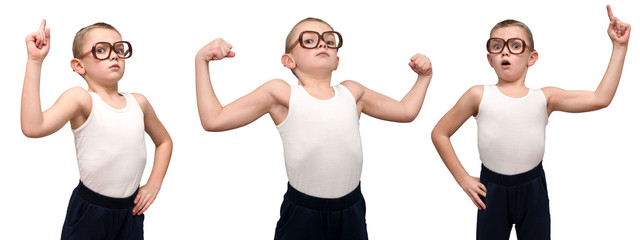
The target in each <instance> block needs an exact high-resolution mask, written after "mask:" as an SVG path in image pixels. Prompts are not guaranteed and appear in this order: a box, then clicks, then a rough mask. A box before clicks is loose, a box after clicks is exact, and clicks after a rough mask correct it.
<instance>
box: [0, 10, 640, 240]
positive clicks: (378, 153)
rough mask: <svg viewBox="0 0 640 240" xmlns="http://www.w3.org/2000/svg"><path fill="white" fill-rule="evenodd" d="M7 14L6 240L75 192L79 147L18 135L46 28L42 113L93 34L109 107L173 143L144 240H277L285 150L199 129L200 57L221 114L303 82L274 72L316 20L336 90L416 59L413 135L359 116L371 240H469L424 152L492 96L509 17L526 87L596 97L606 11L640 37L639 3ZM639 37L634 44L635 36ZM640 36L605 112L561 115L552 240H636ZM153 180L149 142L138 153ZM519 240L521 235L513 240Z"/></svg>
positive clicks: (455, 203) (391, 88)
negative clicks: (115, 99)
mask: <svg viewBox="0 0 640 240" xmlns="http://www.w3.org/2000/svg"><path fill="white" fill-rule="evenodd" d="M387 2H388V3H386V4H376V3H372V2H371V1H363V2H359V3H358V2H347V1H282V2H275V1H255V2H248V1H235V2H233V3H231V1H229V2H227V1H225V2H223V1H200V2H192V1H171V2H167V3H164V2H162V1H158V2H148V3H143V2H139V1H101V2H100V3H90V2H87V1H66V2H61V1H39V0H38V1H15V2H13V3H11V5H7V4H8V3H3V4H2V5H3V6H2V7H0V24H1V28H0V29H1V30H2V35H1V37H0V41H1V44H0V46H1V47H2V50H3V51H2V54H0V56H1V57H0V61H1V62H0V69H1V71H2V76H3V77H2V88H1V89H2V94H0V98H1V100H0V101H1V102H2V104H1V105H0V112H1V116H2V117H1V121H2V122H1V124H0V139H1V140H2V145H1V148H2V149H1V151H2V154H3V156H2V157H0V159H1V160H0V206H2V211H1V213H0V239H56V238H59V236H60V232H61V226H62V223H63V221H64V217H65V211H66V207H67V203H68V200H69V196H70V194H71V191H72V189H73V188H74V187H75V186H76V184H77V182H78V170H77V164H76V159H75V149H74V143H73V135H72V133H71V131H70V127H69V126H68V125H67V126H65V127H63V129H61V130H60V131H58V132H56V133H54V134H52V135H50V136H47V137H44V138H40V139H29V138H27V137H25V136H24V135H22V133H21V131H20V95H21V91H22V81H23V77H24V66H25V62H26V48H25V43H24V38H25V36H26V35H27V34H28V33H31V32H34V31H36V30H37V29H38V26H39V25H40V21H41V20H42V18H46V19H47V21H48V25H47V27H49V28H51V44H52V46H51V50H50V52H49V55H48V56H47V58H46V60H45V63H44V67H43V70H42V81H41V97H42V106H43V108H45V109H46V108H48V107H50V106H51V105H52V104H53V103H54V102H55V100H56V99H57V97H58V96H59V95H60V94H61V93H62V92H63V91H64V90H66V89H68V88H70V87H73V86H78V85H79V86H83V87H86V84H85V82H84V80H82V78H81V77H79V76H78V75H76V74H75V73H73V72H72V70H71V68H70V67H69V61H70V60H71V58H72V55H71V45H72V39H73V36H74V34H75V33H76V31H78V30H79V29H80V28H82V27H84V26H87V25H90V24H92V23H95V22H98V21H104V22H107V23H110V24H112V25H114V26H115V27H116V28H117V29H118V30H119V31H120V33H121V34H122V36H123V39H124V40H128V41H130V42H131V43H132V44H133V49H134V54H133V57H132V58H130V59H128V60H127V65H126V74H125V75H124V78H123V79H122V80H121V82H120V85H119V86H120V91H127V92H140V93H143V94H144V95H145V96H146V97H147V98H148V99H149V100H150V102H151V103H152V104H153V106H154V108H155V110H156V112H157V114H158V116H159V118H160V119H161V120H162V122H163V123H164V125H165V126H166V128H167V129H168V130H169V133H170V134H171V136H172V138H173V140H174V152H173V157H172V159H171V165H170V167H169V171H168V172H167V175H166V178H165V181H164V184H163V186H162V190H161V192H160V194H159V196H158V198H157V200H156V201H155V203H154V204H153V205H152V206H151V208H150V209H149V210H148V211H147V212H146V220H145V236H146V238H147V239H272V238H273V234H274V229H275V225H276V221H277V220H278V217H279V207H280V203H281V201H282V195H283V194H284V192H285V190H286V182H287V178H286V173H285V169H284V161H283V158H282V146H281V141H280V136H279V134H278V132H277V130H276V128H275V127H274V124H273V122H272V121H271V119H270V118H269V117H268V116H266V117H262V118H260V119H259V120H257V121H256V122H254V123H252V124H250V125H248V126H246V127H243V128H240V129H237V130H232V131H228V132H222V133H209V132H205V131H204V130H203V129H202V128H201V126H200V122H199V119H198V113H197V109H196V101H195V100H196V99H195V88H194V85H195V84H194V82H195V81H194V64H193V62H194V56H195V54H196V52H197V51H198V50H199V49H200V48H201V47H202V46H204V45H205V44H206V43H208V42H209V41H211V40H213V39H214V38H217V37H222V38H225V39H226V40H227V41H228V42H230V43H231V44H232V45H233V46H234V49H233V50H235V51H236V53H237V56H236V58H234V59H225V60H223V61H220V62H214V63H212V64H211V69H212V76H213V84H214V86H215V89H216V91H217V92H218V95H219V97H220V100H221V101H222V102H223V104H226V103H229V102H231V101H232V100H235V99H237V98H238V97H241V96H243V95H244V94H246V93H249V92H250V91H252V90H253V89H255V88H256V87H258V86H259V85H260V84H262V83H264V82H265V81H268V80H270V79H273V78H282V79H284V80H286V81H288V82H290V83H295V82H296V80H295V78H294V76H293V75H292V74H291V73H290V71H289V70H288V69H286V68H284V67H283V66H282V64H281V63H280V56H281V55H282V53H283V51H284V50H283V49H284V45H285V44H284V41H285V37H286V34H287V33H288V32H289V30H290V29H291V27H292V26H293V25H294V24H295V23H296V22H298V21H299V20H301V19H303V18H305V17H308V16H313V17H319V18H322V19H324V20H326V21H328V22H329V23H330V24H332V25H333V27H334V28H335V30H337V31H340V32H341V33H342V35H343V36H344V41H345V43H344V46H343V48H342V49H340V52H339V56H340V60H341V61H340V66H339V68H338V70H337V71H336V72H335V73H334V75H333V79H334V82H333V84H337V83H339V82H340V81H342V80H346V79H352V80H356V81H358V82H360V83H362V84H364V85H365V86H367V87H369V88H371V89H374V90H377V91H379V92H381V93H384V94H386V95H388V96H391V97H393V98H395V99H400V98H402V97H403V96H404V94H405V93H406V92H407V91H408V90H409V89H410V87H411V86H412V85H413V83H414V80H415V78H416V75H415V73H413V71H411V70H410V68H409V67H408V66H407V63H408V62H409V58H410V57H411V56H412V55H413V54H415V53H417V52H420V53H424V54H426V55H427V56H428V57H429V58H430V59H431V61H432V62H433V71H434V77H433V81H432V83H431V86H430V87H429V91H428V93H427V97H426V100H425V103H424V106H423V107H422V111H421V113H420V115H419V116H418V117H417V118H416V120H415V121H413V122H412V123H408V124H400V123H391V122H385V121H380V120H377V119H373V118H371V117H368V116H366V115H363V116H362V118H361V121H360V122H361V127H360V130H361V133H362V143H363V151H364V158H365V161H364V169H363V174H362V190H363V193H364V195H365V198H366V201H367V210H368V212H367V223H368V230H369V236H370V238H371V239H473V238H474V236H475V222H476V209H475V206H474V205H473V204H472V203H471V201H470V200H469V199H468V197H467V196H466V195H465V194H464V192H463V191H462V190H461V189H460V188H459V187H458V185H457V184H456V182H455V181H454V179H453V177H452V176H451V175H450V174H449V172H448V171H447V169H446V168H445V166H444V164H442V161H441V160H440V158H439V156H438V154H437V152H436V151H435V148H434V147H433V144H432V143H431V139H430V132H431V130H432V129H433V127H434V125H435V124H436V122H437V121H438V120H439V119H440V118H441V117H442V116H443V115H444V113H446V111H448V110H449V109H450V108H451V107H452V106H453V105H454V103H455V102H456V101H457V99H458V98H459V97H460V96H461V95H462V93H463V92H464V91H466V90H467V89H468V88H469V87H471V86H473V85H476V84H492V83H495V82H496V81H497V79H496V75H495V73H494V72H493V70H492V69H491V68H490V66H489V64H488V63H487V60H486V50H485V47H484V46H485V42H486V39H487V38H488V37H489V30H490V29H491V27H493V25H494V24H495V23H497V22H499V21H501V20H504V19H507V18H514V19H518V20H521V21H523V22H525V23H526V24H528V26H529V27H530V28H531V30H532V31H533V34H534V39H535V41H536V44H535V45H536V49H537V50H538V51H539V54H540V55H539V56H540V58H539V60H538V62H537V63H536V64H535V65H534V66H533V67H531V68H530V69H529V74H528V76H527V85H528V86H529V87H532V88H540V87H545V86H558V87H561V88H565V89H585V90H595V88H596V87H597V85H598V83H599V81H600V79H601V78H602V75H603V74H604V71H605V69H606V66H607V63H608V60H609V57H610V54H611V41H610V40H609V38H608V36H607V34H606V29H607V24H608V23H609V21H608V18H607V13H606V9H605V6H606V4H607V3H611V4H612V7H613V11H614V13H615V14H616V16H619V17H620V18H621V19H622V20H623V21H625V22H628V23H631V25H632V26H633V27H635V28H637V27H638V26H640V25H639V24H640V19H639V18H638V16H640V15H638V10H640V9H638V8H637V7H634V6H637V5H636V4H635V3H634V1H610V2H604V1H588V3H585V1H525V2H512V1H470V0H469V1H414V2H406V1H387ZM636 31H637V30H636ZM634 35H637V34H633V33H632V36H631V43H630V44H629V45H630V47H629V51H628V53H627V59H626V63H625V69H624V72H623V74H622V80H621V82H620V86H619V88H618V92H617V94H616V97H615V99H614V101H613V102H612V104H611V105H610V106H609V107H608V108H606V109H604V110H600V111H596V112H591V113H582V114H568V113H554V114H552V116H551V117H550V122H549V125H548V127H547V142H546V143H547V144H546V153H545V159H544V165H545V169H546V172H547V180H548V182H549V195H550V199H551V200H550V205H551V216H552V217H551V218H552V228H551V229H552V237H553V238H554V239H629V238H632V237H634V236H636V234H637V230H634V229H637V227H638V226H639V225H640V220H639V219H638V217H639V216H640V207H638V198H637V196H638V195H637V189H638V187H637V183H638V180H637V177H636V174H637V173H638V168H639V167H640V163H638V160H640V158H639V157H638V147H639V143H640V140H638V136H639V135H640V127H639V126H640V125H639V124H638V123H637V121H638V119H637V116H638V114H637V106H638V103H640V94H638V91H637V89H638V87H639V85H640V84H639V83H638V80H639V79H638V77H640V73H638V58H637V57H638V51H637V46H636V45H637V41H636V37H638V36H634ZM452 140H453V143H454V147H455V148H456V150H457V153H458V155H459V157H460V158H461V159H462V162H463V164H464V166H465V167H466V168H467V170H468V171H469V172H470V173H472V174H473V175H476V176H477V175H478V173H479V168H480V161H479V159H478V154H477V146H476V124H475V120H473V119H470V120H469V121H467V123H466V124H465V125H463V126H462V128H461V129H460V130H459V131H458V132H457V133H456V134H455V135H454V137H453V138H452ZM147 145H148V151H149V154H148V155H149V161H148V165H147V168H146V174H145V176H144V177H143V180H142V181H143V183H144V182H146V180H147V178H148V174H149V171H150V169H151V164H152V156H153V144H152V142H151V141H150V139H147ZM512 239H515V234H512Z"/></svg>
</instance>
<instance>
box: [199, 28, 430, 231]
mask: <svg viewBox="0 0 640 240" xmlns="http://www.w3.org/2000/svg"><path fill="white" fill-rule="evenodd" d="M342 43H343V41H342V35H341V34H340V33H338V32H336V31H334V30H333V28H332V27H331V26H330V25H329V24H328V23H326V22H325V21H323V20H320V19H317V18H307V19H304V20H302V21H300V22H299V23H298V24H296V25H295V26H294V27H293V29H292V30H291V32H290V33H289V35H288V37H287V40H286V45H285V53H284V54H283V55H282V58H281V61H282V64H283V65H284V66H285V67H287V68H289V69H291V71H292V72H293V74H294V75H295V76H296V77H297V79H298V84H297V85H290V84H288V83H286V82H285V81H283V80H281V79H274V80H271V81H268V82H267V83H265V84H263V85H262V86H260V87H258V88H257V89H256V90H255V91H253V92H251V93H249V94H248V95H246V96H244V97H241V98H239V99H237V100H236V101H234V102H232V103H230V104H228V105H226V106H224V107H223V106H222V105H221V104H220V101H219V100H218V98H217V97H216V94H215V92H214V91H213V88H212V85H211V81H210V75H209V61H212V60H221V59H223V58H228V57H234V56H235V53H234V52H233V51H231V48H232V47H231V45H230V44H229V43H227V42H225V41H224V40H222V39H216V40H214V41H212V42H210V43H209V44H207V45H206V46H204V47H203V48H202V49H201V50H200V51H199V52H198V54H197V55H196V59H195V64H196V93H197V102H198V111H199V114H200V120H201V123H202V126H203V128H204V129H205V130H207V131H225V130H230V129H234V128H238V127H242V126H244V125H246V124H249V123H251V122H253V121H254V120H256V119H258V118H259V117H261V116H262V115H264V114H266V113H269V115H270V116H271V118H272V119H273V122H274V124H275V125H276V128H277V129H278V131H279V132H280V136H281V138H282V144H283V147H284V158H285V166H286V171H287V176H288V179H289V185H288V190H287V192H286V194H285V196H284V201H283V203H282V206H281V211H280V220H279V221H278V224H277V226H276V233H275V239H367V238H368V237H367V231H366V223H365V203H364V198H363V197H362V194H361V192H360V175H361V172H362V146H361V141H360V131H359V123H358V122H359V118H360V113H363V112H364V113H365V114H367V115H370V116H372V117H375V118H379V119H383V120H388V121H396V122H410V121H412V120H413V119H414V118H415V117H416V116H417V115H418V113H419V111H420V108H421V107H422V103H423V101H424V97H425V94H426V91H427V87H428V85H429V82H430V81H431V77H432V74H431V62H430V61H429V59H428V58H427V57H426V56H424V55H422V54H416V55H414V56H413V57H412V58H411V62H410V63H409V66H410V67H411V68H412V69H413V71H415V72H416V73H417V74H418V79H417V80H416V83H415V85H414V86H413V88H412V89H411V90H410V91H409V92H408V93H407V95H406V96H405V97H404V98H403V99H402V100H401V101H396V100H394V99H391V98H389V97H387V96H385V95H382V94H380V93H377V92H375V91H372V90H370V89H368V88H366V87H364V86H363V85H361V84H360V83H357V82H355V81H350V80H347V81H343V82H342V83H340V84H338V85H336V86H331V85H330V83H331V74H332V72H333V71H334V70H336V69H337V67H338V61H339V58H338V56H337V54H338V49H339V48H340V47H341V46H342Z"/></svg>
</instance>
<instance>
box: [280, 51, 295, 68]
mask: <svg viewBox="0 0 640 240" xmlns="http://www.w3.org/2000/svg"><path fill="white" fill-rule="evenodd" d="M280 60H281V61H282V65H284V67H286V68H288V69H291V70H293V69H294V68H296V63H295V62H294V61H293V57H291V54H288V53H285V54H282V57H281V59H280Z"/></svg>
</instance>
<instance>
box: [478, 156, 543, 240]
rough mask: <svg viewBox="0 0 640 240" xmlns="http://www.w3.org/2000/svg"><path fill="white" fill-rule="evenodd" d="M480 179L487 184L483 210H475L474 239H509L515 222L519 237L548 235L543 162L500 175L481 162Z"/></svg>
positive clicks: (520, 239) (530, 237) (532, 237)
mask: <svg viewBox="0 0 640 240" xmlns="http://www.w3.org/2000/svg"><path fill="white" fill-rule="evenodd" d="M480 182H482V184H484V185H485V187H486V188H487V197H486V198H483V201H484V203H485V205H486V207H487V208H486V209H485V210H479V211H478V225H477V229H476V239H478V240H508V239H509V234H510V233H511V227H512V226H513V225H514V224H515V226H516V234H517V236H518V240H529V239H535V240H541V239H550V238H551V217H550V214H549V197H548V193H547V181H546V179H545V175H544V170H543V169H542V163H540V164H539V165H538V166H537V167H535V168H533V169H531V170H529V171H527V172H524V173H520V174H516V175H502V174H499V173H496V172H493V171H491V170H489V169H488V168H486V167H485V166H484V165H483V166H482V171H481V173H480Z"/></svg>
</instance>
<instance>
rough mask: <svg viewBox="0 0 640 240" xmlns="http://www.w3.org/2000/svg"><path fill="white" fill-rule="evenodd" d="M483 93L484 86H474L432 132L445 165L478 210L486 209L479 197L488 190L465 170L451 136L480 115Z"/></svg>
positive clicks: (434, 143) (432, 137)
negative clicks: (470, 119) (479, 106)
mask: <svg viewBox="0 0 640 240" xmlns="http://www.w3.org/2000/svg"><path fill="white" fill-rule="evenodd" d="M482 91H483V87H482V86H474V87H472V88H471V89H469V90H468V91H467V92H465V93H464V94H463V95H462V97H460V100H458V102H457V103H456V105H455V106H453V108H451V110H449V112H447V113H446V114H445V115H444V116H443V117H442V119H440V121H439V122H438V124H436V126H435V127H434V128H433V132H431V140H432V141H433V145H435V147H436V150H437V151H438V154H440V157H441V158H442V161H443V162H444V165H446V166H447V168H448V169H449V171H450V172H451V174H452V175H453V177H454V178H455V179H456V182H458V184H459V185H460V187H462V189H463V190H464V191H465V193H466V194H467V196H469V198H471V200H472V201H473V203H474V204H475V205H476V207H478V209H485V208H486V206H485V204H484V202H482V200H481V199H480V197H479V195H482V196H486V192H487V190H486V188H485V186H484V185H483V184H482V183H480V181H479V179H478V178H477V177H472V176H470V175H469V174H468V173H467V171H466V170H465V169H464V167H463V166H462V164H461V163H460V160H459V159H458V156H457V155H456V153H455V151H454V149H453V145H452V144H451V136H453V134H454V133H455V132H456V131H457V130H458V129H459V128H460V126H462V124H464V122H466V121H467V119H469V118H470V117H471V116H473V115H476V114H477V113H478V105H479V104H480V100H481V99H482Z"/></svg>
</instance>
